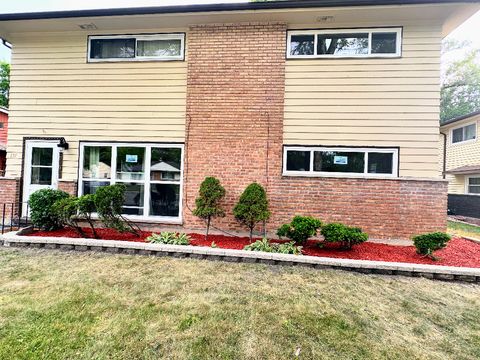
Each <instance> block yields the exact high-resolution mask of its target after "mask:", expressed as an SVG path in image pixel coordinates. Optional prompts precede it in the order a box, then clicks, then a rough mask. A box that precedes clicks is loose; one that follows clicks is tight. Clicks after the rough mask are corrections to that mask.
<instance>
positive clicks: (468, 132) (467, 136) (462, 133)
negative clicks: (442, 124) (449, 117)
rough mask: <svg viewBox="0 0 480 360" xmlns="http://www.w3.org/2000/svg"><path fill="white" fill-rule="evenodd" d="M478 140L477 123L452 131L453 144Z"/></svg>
mask: <svg viewBox="0 0 480 360" xmlns="http://www.w3.org/2000/svg"><path fill="white" fill-rule="evenodd" d="M476 138H477V123H473V124H470V125H466V126H462V127H459V128H456V129H452V144H456V143H461V142H464V141H468V140H475V139H476Z"/></svg>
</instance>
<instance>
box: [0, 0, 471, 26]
mask: <svg viewBox="0 0 480 360" xmlns="http://www.w3.org/2000/svg"><path fill="white" fill-rule="evenodd" d="M476 2H479V0H298V1H293V0H285V1H266V2H247V3H223V4H197V5H171V6H156V7H131V8H111V9H91V10H65V11H47V12H31V13H12V14H0V21H18V20H43V19H64V18H81V17H102V16H127V15H153V14H176V13H195V12H218V11H242V10H274V9H295V8H321V7H346V6H378V5H417V4H448V3H476Z"/></svg>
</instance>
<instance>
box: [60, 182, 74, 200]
mask: <svg viewBox="0 0 480 360" xmlns="http://www.w3.org/2000/svg"><path fill="white" fill-rule="evenodd" d="M58 190H63V191H65V192H67V193H69V194H70V195H74V196H77V183H76V182H75V181H63V180H60V181H59V182H58Z"/></svg>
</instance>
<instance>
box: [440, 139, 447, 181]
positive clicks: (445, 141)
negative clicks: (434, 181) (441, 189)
mask: <svg viewBox="0 0 480 360" xmlns="http://www.w3.org/2000/svg"><path fill="white" fill-rule="evenodd" d="M440 134H441V135H443V170H442V177H443V179H445V178H446V174H445V172H446V171H447V134H445V133H443V132H441V131H440Z"/></svg>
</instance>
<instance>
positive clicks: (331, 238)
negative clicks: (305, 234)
mask: <svg viewBox="0 0 480 360" xmlns="http://www.w3.org/2000/svg"><path fill="white" fill-rule="evenodd" d="M321 234H322V235H323V237H324V239H325V241H326V242H333V243H335V242H339V243H341V244H342V247H343V248H344V249H347V250H350V249H351V248H352V247H353V245H357V244H361V243H363V242H365V241H367V240H368V235H367V234H366V233H364V232H362V229H360V228H357V227H350V226H346V225H344V224H340V223H332V224H327V225H325V226H323V227H322V231H321Z"/></svg>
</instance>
